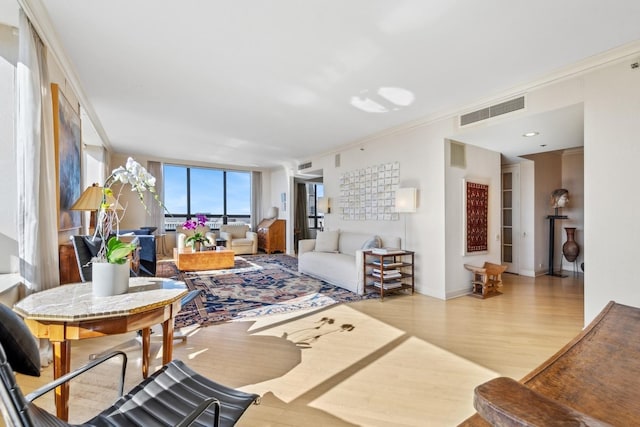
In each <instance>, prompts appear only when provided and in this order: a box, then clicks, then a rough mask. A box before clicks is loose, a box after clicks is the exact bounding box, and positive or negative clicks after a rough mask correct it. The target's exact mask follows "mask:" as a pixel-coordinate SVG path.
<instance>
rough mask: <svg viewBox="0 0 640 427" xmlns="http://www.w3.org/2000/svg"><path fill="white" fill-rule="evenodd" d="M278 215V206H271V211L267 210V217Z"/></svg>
mask: <svg viewBox="0 0 640 427" xmlns="http://www.w3.org/2000/svg"><path fill="white" fill-rule="evenodd" d="M277 217H278V207H277V206H272V207H270V208H269V211H268V212H267V218H269V219H274V218H277Z"/></svg>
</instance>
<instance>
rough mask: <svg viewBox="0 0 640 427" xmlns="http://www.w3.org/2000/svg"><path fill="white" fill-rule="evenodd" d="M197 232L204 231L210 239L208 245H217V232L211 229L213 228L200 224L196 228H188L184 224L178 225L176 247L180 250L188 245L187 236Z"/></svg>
mask: <svg viewBox="0 0 640 427" xmlns="http://www.w3.org/2000/svg"><path fill="white" fill-rule="evenodd" d="M196 232H200V233H204V236H205V237H206V238H207V240H208V243H207V245H209V246H215V245H216V233H214V232H213V231H211V229H210V228H209V227H207V226H198V227H196V229H195V230H187V229H186V228H183V227H182V226H177V227H176V247H177V248H178V250H180V249H184V247H185V246H186V244H185V242H184V241H185V240H186V239H187V237H189V236H193V235H194V234H195V233H196Z"/></svg>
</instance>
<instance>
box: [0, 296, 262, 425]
mask: <svg viewBox="0 0 640 427" xmlns="http://www.w3.org/2000/svg"><path fill="white" fill-rule="evenodd" d="M0 320H1V322H0V383H1V384H0V399H1V400H2V403H3V406H4V408H3V411H2V412H3V415H4V419H5V421H6V422H7V425H13V426H24V427H31V426H59V427H63V426H70V424H68V423H66V421H65V420H61V419H60V418H57V417H56V416H54V415H53V414H50V413H49V412H47V411H45V410H43V409H41V408H39V407H38V406H37V405H36V404H34V403H33V401H34V400H36V399H37V398H39V397H40V396H42V395H44V394H45V393H48V392H50V391H52V390H53V389H54V388H56V387H57V386H60V385H62V384H66V383H68V382H69V381H70V380H72V379H73V378H75V377H77V376H78V375H80V374H83V373H85V372H88V371H89V370H91V369H93V368H94V367H96V366H98V365H100V364H102V363H103V362H105V361H107V360H109V359H112V358H114V357H116V356H120V357H122V361H123V363H122V367H121V369H120V385H119V389H118V391H119V396H120V397H119V399H118V400H117V401H116V402H115V403H113V404H112V405H111V406H110V407H108V408H107V409H105V410H104V411H102V412H101V413H100V414H98V415H96V416H95V417H94V418H92V419H91V420H89V421H87V422H86V423H84V424H80V425H82V426H92V427H99V426H105V427H107V426H137V425H144V426H151V427H153V426H169V425H172V426H188V425H191V424H192V423H193V424H194V425H213V426H219V425H220V426H233V425H235V423H236V422H237V421H238V419H239V418H240V417H241V416H242V414H243V413H244V412H245V411H246V409H247V408H248V407H249V406H250V405H251V404H252V403H258V402H259V398H260V396H258V395H257V394H253V393H245V392H243V391H240V390H236V389H232V388H229V387H226V386H224V385H222V384H219V383H216V382H214V381H211V380H210V379H208V378H205V377H204V376H202V375H200V374H198V373H196V372H195V371H193V370H191V369H190V368H189V367H188V366H186V365H185V364H184V363H183V362H181V361H179V360H173V361H171V362H169V363H168V364H166V365H165V366H163V367H162V368H161V369H159V370H158V371H156V372H155V373H154V374H152V375H150V376H149V377H148V378H147V379H146V380H143V381H142V382H141V383H140V384H138V385H137V386H136V387H134V388H133V389H131V390H130V391H129V392H128V393H127V394H126V395H123V391H124V390H123V389H124V387H123V385H124V374H125V370H126V363H127V356H126V354H125V353H124V352H122V351H115V352H112V353H109V354H107V355H106V356H103V357H99V358H97V359H95V360H93V361H91V362H90V363H89V364H87V365H85V366H83V367H81V368H79V369H77V370H75V371H72V372H70V373H68V374H66V375H63V376H62V377H60V378H58V379H56V380H54V381H53V382H50V383H48V384H47V385H45V386H43V387H41V388H39V389H37V390H35V391H33V392H32V393H29V394H27V395H26V396H25V395H23V393H22V392H21V390H20V387H19V386H18V384H17V381H16V377H15V374H14V371H15V372H19V373H21V374H24V375H31V376H39V375H40V354H39V351H38V346H37V344H36V341H35V339H34V338H33V336H32V335H31V333H30V332H29V330H28V329H27V326H26V325H25V323H24V322H23V321H22V319H21V318H20V317H19V316H18V315H17V314H15V313H14V312H13V311H11V309H10V308H8V307H6V306H3V305H0Z"/></svg>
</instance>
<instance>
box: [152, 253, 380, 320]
mask: <svg viewBox="0 0 640 427" xmlns="http://www.w3.org/2000/svg"><path fill="white" fill-rule="evenodd" d="M297 269H298V259H297V258H295V257H291V256H288V255H281V254H276V255H243V256H236V257H235V265H234V267H233V268H231V269H225V270H210V271H196V272H182V273H180V272H179V271H178V270H177V268H176V267H175V264H173V262H171V261H168V262H162V263H158V270H157V274H156V275H157V276H160V277H175V278H178V279H179V280H183V281H184V282H185V283H186V284H187V287H188V288H189V289H200V290H202V294H201V297H200V298H196V299H195V300H194V302H192V303H189V304H187V305H185V306H184V307H183V308H182V310H181V311H180V313H179V314H178V316H177V317H176V323H175V326H176V327H177V328H180V327H184V326H189V325H193V324H194V323H199V324H200V325H210V324H214V323H220V322H226V321H230V320H236V319H246V318H251V317H258V316H266V315H270V314H280V313H287V312H292V311H297V310H303V309H308V308H320V307H325V306H328V305H331V304H337V303H341V302H351V301H358V300H361V299H367V298H377V297H378V296H379V295H378V294H377V293H376V292H373V293H371V294H367V295H364V296H360V295H357V294H354V293H353V292H349V291H347V290H346V289H342V288H339V287H337V286H333V285H330V284H328V283H326V282H324V281H322V280H318V279H315V278H313V277H310V276H307V275H305V274H301V273H298V271H297Z"/></svg>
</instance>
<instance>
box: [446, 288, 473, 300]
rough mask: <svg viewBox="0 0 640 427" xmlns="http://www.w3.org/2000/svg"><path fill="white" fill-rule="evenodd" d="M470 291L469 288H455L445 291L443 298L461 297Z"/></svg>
mask: <svg viewBox="0 0 640 427" xmlns="http://www.w3.org/2000/svg"><path fill="white" fill-rule="evenodd" d="M470 293H471V288H464V289H457V290H455V291H451V292H447V293H446V294H445V300H448V299H453V298H459V297H463V296H465V295H469V294H470Z"/></svg>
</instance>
